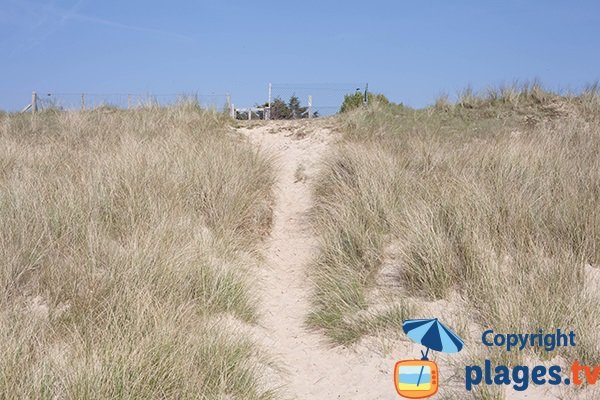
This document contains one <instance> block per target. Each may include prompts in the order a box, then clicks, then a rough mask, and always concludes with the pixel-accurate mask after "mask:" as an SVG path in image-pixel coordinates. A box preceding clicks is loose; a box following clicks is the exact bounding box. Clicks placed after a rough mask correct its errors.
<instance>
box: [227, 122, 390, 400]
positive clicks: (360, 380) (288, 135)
mask: <svg viewBox="0 0 600 400" xmlns="http://www.w3.org/2000/svg"><path fill="white" fill-rule="evenodd" d="M238 130H239V132H240V133H242V134H244V135H245V136H247V137H248V138H249V140H250V141H251V142H252V143H254V144H255V145H256V146H259V147H261V148H263V149H264V150H266V151H267V152H269V153H270V154H272V155H273V156H275V157H276V166H277V171H278V182H277V185H276V192H275V199H274V200H275V202H274V210H273V218H274V219H273V226H272V231H271V236H270V238H269V239H268V240H267V242H266V246H267V249H266V254H265V263H266V265H265V266H264V267H263V268H261V270H260V272H259V277H260V281H261V286H260V290H261V297H262V304H261V313H262V315H263V318H262V320H261V328H260V329H259V331H258V336H259V337H258V340H259V342H260V343H261V344H262V345H263V346H265V347H266V348H267V349H269V350H270V353H271V354H273V355H274V356H275V358H276V361H277V362H278V363H279V364H280V365H281V366H282V367H283V368H284V378H283V381H284V384H285V387H284V392H285V396H286V398H296V399H302V400H303V399H362V400H369V399H393V398H396V397H397V394H396V393H395V389H394V385H393V383H392V370H393V367H394V358H392V357H391V356H388V357H384V356H382V355H380V354H378V352H375V351H372V350H370V349H368V348H366V347H362V346H353V347H352V348H351V349H349V348H345V347H341V346H338V347H333V348H332V346H331V344H329V343H327V342H326V341H325V338H324V336H322V335H321V334H320V333H318V332H313V331H310V330H309V329H308V328H306V326H305V323H304V321H305V318H306V316H307V315H308V312H309V295H310V291H311V286H312V285H311V282H310V278H309V276H308V272H307V269H308V266H309V264H310V262H311V260H312V258H313V257H314V256H315V255H316V254H317V238H316V237H315V235H314V233H313V231H312V230H311V228H310V225H309V221H308V216H307V213H308V211H309V210H310V208H311V206H312V198H311V191H310V187H309V185H308V184H307V182H309V181H310V179H311V178H312V177H313V176H314V174H315V172H316V168H317V163H318V161H319V159H320V158H321V156H322V155H323V154H324V153H325V152H326V151H327V150H328V148H329V147H330V145H332V143H333V142H334V141H335V140H336V137H337V135H336V134H335V132H334V131H333V127H332V124H331V123H330V122H329V121H328V120H326V119H324V120H322V119H319V120H310V121H309V120H304V121H269V122H265V123H263V122H261V123H257V124H253V125H247V126H243V127H240V128H238Z"/></svg>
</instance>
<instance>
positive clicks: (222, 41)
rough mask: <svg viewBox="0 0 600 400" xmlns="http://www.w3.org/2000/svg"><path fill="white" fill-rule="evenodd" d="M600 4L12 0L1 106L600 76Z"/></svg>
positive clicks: (0, 72)
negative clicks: (39, 99) (47, 99)
mask: <svg viewBox="0 0 600 400" xmlns="http://www.w3.org/2000/svg"><path fill="white" fill-rule="evenodd" d="M599 38H600V2H598V1H566V0H565V1H528V2H526V1H513V0H504V1H482V0H479V1H459V0H456V1H410V2H409V1H377V0H371V1H345V2H340V1H335V2H334V1H327V0H321V1H312V0H305V1H296V2H293V1H292V2H291V1H257V2H249V1H243V2H240V1H235V0H228V1H191V0H185V1H183V0H182V1H178V0H173V1H169V2H166V1H161V2H154V1H149V0H145V1H141V0H133V1H124V0H122V1H113V0H104V1H92V0H78V1H73V0H55V1H45V2H41V1H39V2H36V1H33V0H0V54H2V57H1V60H0V109H9V110H15V109H19V108H22V107H23V106H24V105H26V104H27V103H28V101H29V98H30V93H31V91H32V90H37V91H39V92H42V93H45V92H64V93H70V92H76V93H79V92H88V93H180V92H185V93H192V92H198V93H201V94H205V93H219V94H220V93H226V92H228V93H231V95H232V98H233V101H234V102H235V103H236V104H238V105H245V106H250V105H253V104H254V103H257V102H262V101H265V100H266V97H267V89H266V88H267V83H268V82H279V83H315V84H336V83H340V82H352V83H353V82H369V87H370V88H371V89H373V90H374V91H378V92H383V93H384V94H386V95H387V96H388V97H389V98H390V99H391V100H394V101H397V102H404V103H405V104H409V105H412V106H423V105H426V104H430V103H432V102H433V101H434V100H435V98H436V97H437V96H438V95H439V94H441V93H447V94H449V95H451V96H452V95H455V94H456V93H458V92H459V91H460V90H461V89H463V88H465V87H466V86H467V85H471V86H473V87H474V88H475V89H482V88H485V87H486V86H488V85H498V84H503V83H511V82H513V81H515V80H519V81H526V80H532V79H534V78H539V79H540V80H541V81H542V82H543V83H544V84H545V85H546V86H548V87H549V88H551V89H554V90H569V89H570V90H578V89H580V88H582V87H583V86H584V85H585V84H587V83H592V82H594V81H596V80H598V79H600V47H599V44H598V43H599V42H598V39H599Z"/></svg>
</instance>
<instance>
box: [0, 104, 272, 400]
mask: <svg viewBox="0 0 600 400" xmlns="http://www.w3.org/2000/svg"><path fill="white" fill-rule="evenodd" d="M227 125H228V121H227V120H226V119H225V118H224V117H222V116H221V115H219V114H217V113H214V112H209V111H204V110H201V109H200V108H198V107H197V106H195V105H193V104H181V105H179V106H176V107H172V108H157V107H150V108H140V109H137V110H131V111H122V110H103V109H100V110H95V111H89V112H82V113H80V112H68V113H60V112H54V111H47V112H42V113H39V114H37V115H34V116H32V115H22V114H5V115H2V116H1V117H0V264H1V265H2V268H0V288H1V289H0V338H1V340H0V351H1V352H2V355H3V356H2V357H1V358H0V371H1V373H0V393H3V396H9V397H10V396H13V397H15V398H71V399H86V398H87V399H92V398H138V399H149V398H177V399H183V398H205V399H225V398H227V399H234V398H235V399H269V398H273V397H275V396H276V391H275V390H273V388H274V385H273V383H272V382H271V385H270V386H269V385H267V384H266V378H265V371H267V370H268V369H269V368H270V366H271V363H270V361H269V359H268V358H267V357H266V356H265V354H264V353H263V352H262V350H261V349H258V348H257V346H256V345H255V344H254V343H253V341H252V340H251V339H250V337H249V336H248V335H244V331H245V325H247V324H252V323H253V322H254V321H255V319H256V316H257V310H256V308H255V303H256V301H255V300H256V299H255V298H254V295H253V294H252V292H251V288H252V275H251V273H250V271H249V268H250V266H252V265H253V264H254V263H255V262H256V257H257V249H256V245H257V243H258V241H259V240H260V239H261V237H262V236H264V234H265V233H266V232H268V229H269V226H270V221H271V210H270V201H271V190H272V184H273V181H274V174H273V169H272V165H271V161H270V159H269V158H267V157H265V156H264V155H263V154H262V153H260V152H257V151H256V150H255V149H254V148H252V147H251V146H250V145H249V144H248V143H246V142H245V141H243V140H241V139H240V138H239V137H237V136H235V135H234V134H233V133H231V132H230V131H229V130H228V128H227Z"/></svg>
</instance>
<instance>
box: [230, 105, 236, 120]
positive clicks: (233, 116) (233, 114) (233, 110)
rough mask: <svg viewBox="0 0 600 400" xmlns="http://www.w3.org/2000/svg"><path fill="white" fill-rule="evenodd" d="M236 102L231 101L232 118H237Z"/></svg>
mask: <svg viewBox="0 0 600 400" xmlns="http://www.w3.org/2000/svg"><path fill="white" fill-rule="evenodd" d="M235 117H236V115H235V104H233V103H231V118H233V119H235Z"/></svg>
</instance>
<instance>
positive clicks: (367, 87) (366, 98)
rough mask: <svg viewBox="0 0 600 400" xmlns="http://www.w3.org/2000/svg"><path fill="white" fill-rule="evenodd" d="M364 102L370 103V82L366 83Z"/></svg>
mask: <svg viewBox="0 0 600 400" xmlns="http://www.w3.org/2000/svg"><path fill="white" fill-rule="evenodd" d="M363 103H364V104H367V105H368V104H369V84H368V83H367V84H366V85H365V98H364V99H363Z"/></svg>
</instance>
